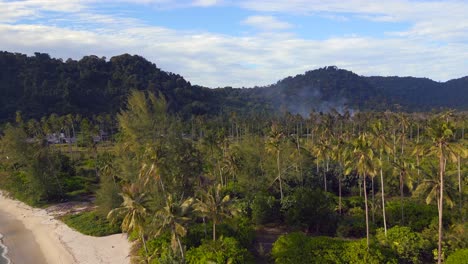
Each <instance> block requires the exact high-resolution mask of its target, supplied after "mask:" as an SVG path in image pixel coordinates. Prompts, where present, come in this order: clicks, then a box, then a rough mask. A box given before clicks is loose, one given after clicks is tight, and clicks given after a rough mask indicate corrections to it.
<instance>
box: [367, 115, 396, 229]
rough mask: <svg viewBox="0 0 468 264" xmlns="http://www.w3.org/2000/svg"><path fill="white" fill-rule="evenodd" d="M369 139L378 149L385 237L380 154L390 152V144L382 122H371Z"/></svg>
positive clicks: (385, 226) (385, 227)
mask: <svg viewBox="0 0 468 264" xmlns="http://www.w3.org/2000/svg"><path fill="white" fill-rule="evenodd" d="M371 133H372V134H371V135H372V137H371V140H372V146H373V147H374V148H375V149H376V150H377V151H378V153H379V156H378V161H379V162H378V167H379V171H380V185H381V187H380V189H381V190H380V191H381V194H382V217H383V225H384V232H385V237H387V220H386V216H385V188H384V178H383V159H382V156H383V154H384V153H390V152H391V146H390V143H389V142H388V138H387V135H386V131H385V129H384V127H383V125H382V122H380V121H377V122H376V123H374V124H372V126H371Z"/></svg>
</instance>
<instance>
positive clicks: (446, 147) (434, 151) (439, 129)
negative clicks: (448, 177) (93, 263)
mask: <svg viewBox="0 0 468 264" xmlns="http://www.w3.org/2000/svg"><path fill="white" fill-rule="evenodd" d="M449 116H450V113H445V114H443V115H440V116H438V117H436V118H434V119H433V120H432V122H431V124H430V126H429V127H428V128H427V134H428V136H429V137H430V138H431V139H432V145H430V146H429V147H428V149H427V155H428V156H431V157H435V158H437V160H438V162H439V172H438V174H439V203H438V211H439V239H438V263H439V264H440V263H442V235H443V234H442V228H443V225H442V224H443V222H442V221H443V220H442V217H443V206H444V203H443V201H444V178H445V167H446V162H447V160H449V161H453V162H456V161H457V157H458V155H457V154H458V153H461V155H463V156H466V154H467V150H466V149H463V148H462V146H461V145H459V144H457V143H456V142H453V131H454V127H453V125H452V124H451V122H449Z"/></svg>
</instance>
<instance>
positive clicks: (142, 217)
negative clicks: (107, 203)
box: [107, 183, 149, 254]
mask: <svg viewBox="0 0 468 264" xmlns="http://www.w3.org/2000/svg"><path fill="white" fill-rule="evenodd" d="M120 195H121V196H122V198H123V202H122V204H121V206H120V207H118V208H115V209H113V210H111V211H110V212H109V214H108V215H107V218H108V219H110V220H111V221H112V222H116V221H117V220H118V219H121V218H122V217H123V221H122V225H121V228H122V231H123V232H127V233H131V232H133V231H136V232H138V234H139V235H140V239H141V241H142V242H143V247H144V249H145V252H146V253H147V254H148V248H147V247H146V241H145V224H146V217H147V216H148V207H147V203H148V201H149V198H148V194H147V193H146V192H145V191H144V186H143V185H142V184H139V183H132V184H127V185H124V186H123V187H122V193H121V194H120Z"/></svg>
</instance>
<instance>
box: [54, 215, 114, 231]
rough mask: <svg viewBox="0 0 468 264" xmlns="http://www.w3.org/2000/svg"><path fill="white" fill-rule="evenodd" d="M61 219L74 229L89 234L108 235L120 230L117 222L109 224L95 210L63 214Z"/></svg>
mask: <svg viewBox="0 0 468 264" xmlns="http://www.w3.org/2000/svg"><path fill="white" fill-rule="evenodd" d="M62 221H63V222H64V223H65V224H67V225H68V226H69V227H71V228H73V229H75V230H76V231H78V232H80V233H82V234H85V235H89V236H98V237H99V236H108V235H112V234H117V233H120V232H121V230H120V227H119V225H118V224H111V223H110V222H109V221H108V220H107V219H106V218H105V217H103V216H101V215H100V214H98V213H96V212H95V211H90V212H82V213H79V214H71V215H65V216H63V217H62Z"/></svg>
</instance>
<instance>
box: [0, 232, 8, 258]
mask: <svg viewBox="0 0 468 264" xmlns="http://www.w3.org/2000/svg"><path fill="white" fill-rule="evenodd" d="M2 238H3V235H2V234H0V264H10V260H9V259H8V258H7V256H6V253H7V252H8V250H7V248H6V247H5V245H3V244H2Z"/></svg>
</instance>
